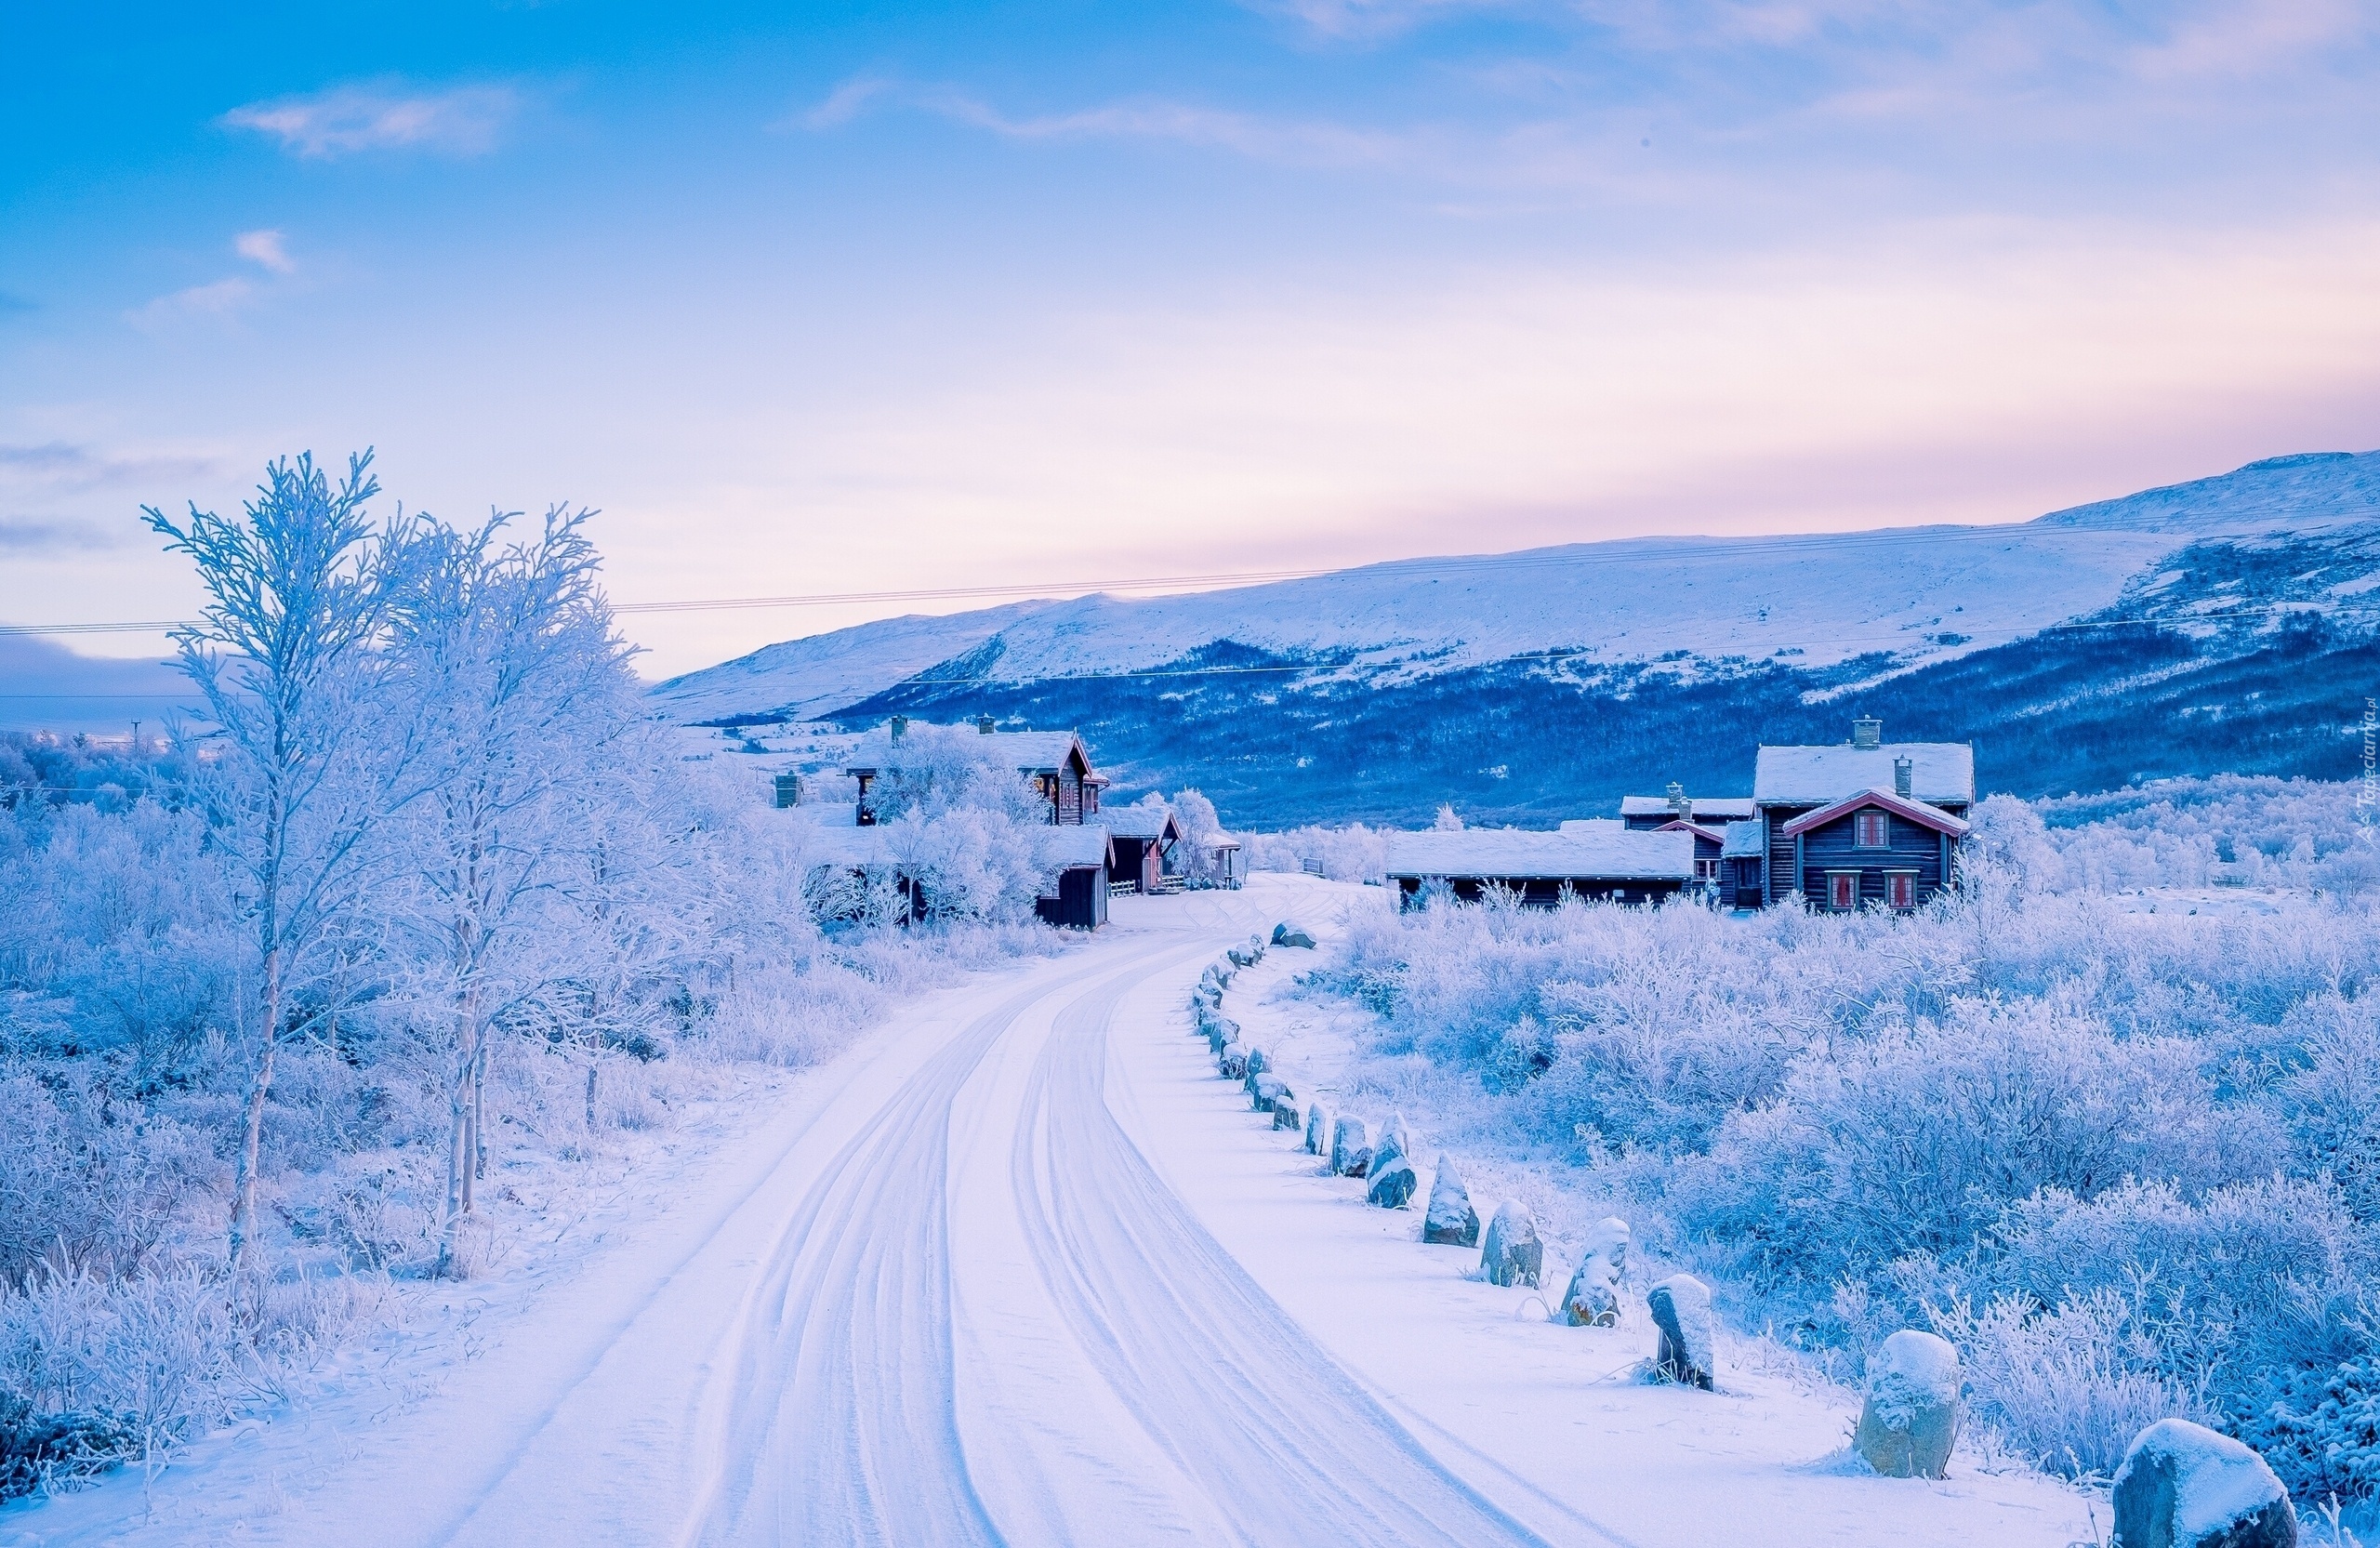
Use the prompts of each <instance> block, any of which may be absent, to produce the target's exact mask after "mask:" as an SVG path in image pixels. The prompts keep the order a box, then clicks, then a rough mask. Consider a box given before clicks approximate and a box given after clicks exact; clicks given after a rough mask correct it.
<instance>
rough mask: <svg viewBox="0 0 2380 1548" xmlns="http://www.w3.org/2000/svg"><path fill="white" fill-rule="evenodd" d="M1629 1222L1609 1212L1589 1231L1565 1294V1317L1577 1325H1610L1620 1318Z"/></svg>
mask: <svg viewBox="0 0 2380 1548" xmlns="http://www.w3.org/2000/svg"><path fill="white" fill-rule="evenodd" d="M1628 1241H1629V1237H1628V1223H1627V1222H1626V1221H1624V1220H1622V1219H1620V1217H1619V1216H1618V1215H1606V1216H1605V1217H1604V1218H1603V1219H1601V1220H1599V1221H1597V1222H1595V1224H1593V1227H1592V1228H1590V1229H1589V1230H1588V1232H1587V1244H1586V1253H1585V1255H1584V1256H1582V1257H1580V1260H1579V1270H1578V1272H1577V1273H1575V1274H1573V1275H1571V1276H1570V1288H1569V1290H1567V1291H1566V1292H1565V1293H1564V1294H1563V1297H1562V1317H1563V1320H1564V1321H1566V1322H1567V1323H1569V1325H1570V1326H1571V1327H1573V1328H1608V1327H1610V1326H1612V1325H1613V1324H1614V1323H1616V1322H1618V1321H1619V1320H1620V1275H1621V1274H1622V1273H1624V1272H1626V1270H1627V1267H1628Z"/></svg>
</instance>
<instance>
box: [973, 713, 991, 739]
mask: <svg viewBox="0 0 2380 1548" xmlns="http://www.w3.org/2000/svg"><path fill="white" fill-rule="evenodd" d="M975 729H976V730H977V731H980V732H982V733H983V734H985V735H986V736H989V735H990V734H992V730H993V725H992V718H991V717H990V716H989V715H978V716H976V717H975Z"/></svg>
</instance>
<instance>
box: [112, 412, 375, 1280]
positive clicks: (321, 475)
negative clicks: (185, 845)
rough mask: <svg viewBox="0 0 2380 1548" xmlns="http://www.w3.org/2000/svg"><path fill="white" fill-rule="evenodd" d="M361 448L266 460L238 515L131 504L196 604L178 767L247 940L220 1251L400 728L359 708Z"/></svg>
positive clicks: (370, 585)
mask: <svg viewBox="0 0 2380 1548" xmlns="http://www.w3.org/2000/svg"><path fill="white" fill-rule="evenodd" d="M371 461H372V458H371V454H370V453H369V452H366V453H364V454H363V455H361V456H353V457H350V459H349V460H348V470H347V476H346V477H345V478H344V479H342V480H341V481H339V482H338V483H337V484H336V485H334V484H333V483H332V482H331V478H330V475H329V474H328V473H327V472H326V471H325V470H322V469H318V468H316V467H315V466H314V463H313V458H312V457H311V455H310V456H300V457H298V459H297V460H296V461H295V462H291V461H289V460H287V459H285V458H284V459H283V460H280V461H277V462H274V463H272V464H271V465H270V466H269V467H268V468H267V469H266V470H265V483H263V484H262V485H261V486H259V488H258V495H257V498H256V499H254V500H252V501H250V502H248V504H247V507H246V512H245V520H226V519H225V518H223V517H220V516H218V515H216V514H214V513H213V512H210V511H202V510H200V509H198V507H197V506H196V505H194V504H193V505H192V507H191V508H190V515H189V518H188V520H187V521H184V522H179V523H178V522H176V521H174V520H173V519H172V518H170V517H168V516H166V515H165V514H164V513H163V512H162V511H160V510H158V509H155V508H154V507H144V508H143V509H144V512H145V514H146V515H147V517H148V521H149V524H150V526H151V527H152V528H153V529H154V530H155V531H156V532H157V533H158V534H159V535H161V536H164V537H165V539H166V544H165V547H166V550H167V551H168V552H174V553H181V554H185V555H187V556H189V558H190V561H191V562H192V566H193V567H194V568H195V569H196V570H197V572H198V581H199V585H200V586H201V588H202V589H203V590H204V592H205V599H206V601H205V605H204V607H203V608H202V609H201V611H200V615H199V618H198V621H197V622H195V623H193V624H192V625H190V626H189V627H188V628H182V629H179V630H178V631H176V633H175V635H174V639H175V642H176V643H177V644H178V645H179V653H180V662H181V667H182V669H183V670H184V671H185V672H186V673H188V674H189V676H190V679H191V681H192V683H194V684H195V685H196V686H197V688H198V691H199V693H200V694H201V695H203V696H204V697H205V705H206V717H207V720H208V721H210V722H211V726H210V728H209V729H208V730H207V731H206V733H205V741H204V752H203V755H202V756H201V758H200V759H199V760H198V764H197V767H198V770H199V771H200V772H199V774H198V776H197V778H196V781H195V784H196V787H197V790H198V792H199V795H200V798H201V800H203V801H204V803H205V807H206V809H207V812H208V815H209V818H210V822H211V834H210V840H211V842H212V843H213V845H214V847H215V849H216V850H217V852H218V853H220V854H222V855H223V856H224V857H225V858H226V859H227V860H228V862H229V864H230V866H231V869H232V870H233V872H234V873H235V874H236V877H237V885H238V906H239V908H240V912H241V915H242V919H243V921H244V923H245V933H246V936H247V939H248V941H249V943H250V946H251V948H252V956H251V960H250V962H249V964H248V966H249V968H250V970H251V971H252V972H254V973H255V980H254V983H255V1009H254V1015H255V1021H254V1024H253V1025H251V1026H250V1027H249V1028H248V1029H247V1039H246V1040H247V1042H248V1044H249V1047H250V1050H251V1060H250V1075H249V1079H248V1089H247V1094H246V1098H245V1104H244V1106H243V1121H242V1127H241V1136H240V1142H239V1148H238V1160H237V1163H236V1173H235V1177H234V1181H233V1184H232V1202H231V1258H232V1261H233V1262H234V1263H238V1262H240V1261H241V1260H242V1259H243V1258H244V1257H245V1254H246V1252H247V1250H248V1248H249V1245H250V1243H251V1242H252V1241H253V1240H254V1238H255V1235H256V1199H257V1177H258V1152H259V1150H260V1148H261V1145H262V1143H263V1133H264V1118H265V1105H266V1102H267V1100H268V1098H269V1097H270V1095H271V1088H272V1077H273V1062H274V1055H275V1053H276V1052H277V1050H278V1048H279V1046H280V1042H281V1039H282V1038H283V1036H284V1033H285V1032H286V1031H287V1030H288V1026H287V1022H288V1016H289V1010H290V1004H291V1000H292V994H293V990H294V989H296V988H298V986H302V985H303V984H304V983H305V982H306V981H307V977H308V975H309V973H311V972H312V971H313V970H315V969H316V968H317V967H318V966H319V965H320V963H321V960H322V959H323V958H324V957H325V956H327V955H333V954H334V953H332V952H329V951H327V950H326V948H329V947H333V946H335V945H336V944H337V937H338V935H339V934H340V933H341V931H342V929H343V928H344V927H345V926H346V925H347V924H349V923H350V922H351V920H352V916H353V913H354V910H355V906H356V902H357V893H358V889H359V886H360V885H361V883H362V882H363V881H364V879H365V876H366V874H367V871H368V869H369V858H370V854H371V850H370V847H369V846H368V844H367V843H366V840H367V839H368V838H369V837H370V836H371V834H372V832H373V830H374V828H375V827H376V826H377V824H378V823H379V821H380V820H381V818H382V817H383V816H384V815H385V814H386V813H387V812H388V811H389V810H390V806H391V804H392V803H391V800H390V788H391V783H392V779H393V777H394V774H395V772H396V771H397V770H399V769H401V767H402V765H403V762H404V753H405V751H406V743H407V741H408V738H406V737H405V736H404V735H403V734H399V735H398V736H396V737H394V738H393V739H391V738H390V737H387V736H385V735H383V734H380V733H383V732H385V731H386V730H387V729H388V727H389V722H388V721H386V720H385V719H384V718H383V717H381V716H379V715H377V714H376V713H374V712H373V709H372V705H373V702H374V698H375V695H376V693H377V689H378V685H379V677H380V671H381V667H382V658H381V656H380V655H379V654H378V652H377V651H376V650H375V648H374V646H375V642H376V640H377V636H378V634H379V632H380V629H381V627H382V624H383V622H384V616H385V615H384V611H383V592H382V588H381V585H380V579H381V575H382V573H383V571H384V569H385V567H386V564H387V562H388V559H389V556H390V553H391V552H392V551H393V549H392V547H391V546H390V544H388V543H386V542H383V543H377V544H376V543H375V541H374V536H373V531H372V525H371V522H370V519H369V517H368V516H367V515H366V513H365V509H364V507H365V504H366V502H367V501H369V500H370V499H371V498H372V496H374V495H376V494H377V493H378V492H379V483H378V481H377V480H376V479H374V478H373V477H372V476H371Z"/></svg>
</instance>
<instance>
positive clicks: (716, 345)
mask: <svg viewBox="0 0 2380 1548" xmlns="http://www.w3.org/2000/svg"><path fill="white" fill-rule="evenodd" d="M5 30H6V33H7V38H8V46H7V48H6V49H0V143H5V144H6V146H7V153H6V154H5V156H0V619H5V620H7V621H16V622H28V621H31V622H47V621H59V620H66V619H99V618H126V617H170V616H175V615H179V614H180V613H182V612H185V611H187V609H188V606H189V600H190V599H189V595H188V592H187V589H186V582H185V581H184V579H183V577H182V576H180V574H179V570H178V569H177V567H176V566H175V565H174V564H173V563H172V562H170V561H168V560H165V559H164V558H162V557H160V556H158V555H157V554H156V553H155V552H154V549H153V544H152V541H151V540H150V539H149V538H148V537H147V536H145V535H143V534H142V533H141V532H140V531H139V527H138V525H137V523H136V522H135V519H134V518H135V508H136V507H137V506H138V505H139V503H141V502H143V501H154V502H158V503H164V504H179V502H180V501H181V500H183V499H186V498H194V499H196V500H198V501H200V502H201V503H202V504H205V505H213V506H228V505H231V504H235V503H236V502H237V500H238V499H239V498H240V496H241V495H242V493H243V492H244V490H245V488H246V487H247V486H248V485H249V484H251V483H253V482H254V474H255V470H256V469H257V468H258V466H259V465H260V464H261V463H262V461H263V460H264V459H265V458H266V457H268V456H271V455H273V454H275V453H277V452H282V451H295V450H299V449H306V448H311V449H313V450H315V451H317V452H318V453H321V454H324V455H326V456H336V455H338V454H342V453H344V452H345V451H347V450H349V449H351V448H353V447H358V446H362V445H365V444H371V445H375V446H377V448H378V450H379V457H380V466H381V470H382V477H383V483H385V485H386V486H387V488H388V490H389V493H390V496H391V504H392V505H393V501H394V499H396V498H403V500H404V501H405V502H406V503H407V504H408V505H409V506H413V507H427V508H429V509H434V510H437V511H439V512H440V513H442V514H444V515H448V516H450V517H462V516H467V515H472V514H476V513H478V512H480V511H483V510H484V509H486V508H487V507H488V506H489V505H491V504H496V505H501V506H504V507H507V508H514V507H535V506H539V505H542V504H544V503H545V502H547V501H549V500H553V499H562V498H567V499H571V500H575V501H578V502H583V503H586V504H589V505H594V506H598V507H601V508H602V509H603V511H604V516H603V517H602V522H601V525H600V531H601V535H602V540H603V542H604V544H605V547H606V549H607V550H608V552H609V553H610V555H611V557H612V573H613V587H614V590H615V595H617V596H619V597H621V598H622V599H624V600H661V599H679V598H691V597H721V596H748V595H753V594H756V593H761V594H773V593H787V592H819V591H847V590H874V589H899V588H915V587H942V586H961V585H971V584H1009V583H1025V582H1057V581H1065V580H1077V579H1080V580H1092V579H1098V578H1102V577H1107V576H1149V575H1172V574H1189V573H1210V572H1217V571H1239V570H1263V569H1274V568H1282V567H1292V566H1309V565H1326V564H1340V563H1353V562H1364V561H1368V560H1373V559H1381V558H1387V557H1394V556H1399V555H1408V554H1417V553H1426V552H1446V551H1474V550H1480V549H1510V548H1518V547H1524V546H1528V545H1532V544H1539V543H1549V542H1561V541H1570V540H1577V539H1583V538H1592V537H1601V536H1625V535H1630V534H1635V533H1645V532H1678V531H1706V532H1744V531H1760V530H1778V531H1782V530H1807V529H1812V528H1820V527H1845V526H1871V525H1880V524H1887V523H1911V522H1923V521H1936V520H1942V521H2000V520H2016V519H2021V518H2024V517H2028V516H2030V515H2033V514H2036V513H2038V512H2040V511H2042V510H2043V509H2050V508H2052V507H2055V506H2057V505H2062V504H2069V503H2073V502H2075V501H2079V500H2083V499H2088V498H2095V497H2099V496H2109V495H2116V494H2122V493H2125V492H2128V491H2130V490H2132V489H2135V488H2137V487H2141V486H2144V485H2147V484H2150V483H2166V482H2172V481H2175V480H2178V479H2182V478H2188V477H2195V476H2199V475H2202V474H2205V473H2209V472H2214V471H2219V470H2223V469H2225V468H2228V467H2230V466H2234V465H2236V464H2238V463H2240V462H2243V461H2247V460H2250V459H2252V458H2254V457H2257V456H2269V455H2273V454H2276V453H2281V452H2288V451H2299V450H2313V449H2354V450H2361V449H2366V448H2369V447H2371V446H2373V445H2375V444H2380V177H2376V176H2375V174H2380V70H2375V63H2380V5H2374V4H2361V3H2356V0H2295V3H2292V4H2286V5H2268V4H2251V3H2244V0H2199V3H2184V4H2179V5H2161V6H2154V7H2151V6H2120V5H2022V4H1996V5H1995V4H1978V3H1967V4H1939V3H1936V0H1898V3H1888V0H1808V3H1805V4H1766V3H1764V0H1744V3H1739V4H1718V3H1702V0H1683V3H1678V4H1669V5H1651V4H1623V3H1602V0H1590V3H1584V4H1571V5H1560V6H1533V5H1527V4H1512V5H1498V4H1468V3H1464V0H1435V3H1430V0H1422V3H1406V0H1378V3H1369V4H1367V3H1361V0H1345V3H1332V0H1308V3H1303V4H1289V5H1227V4H1225V5H1204V6H1200V5H1185V6H1176V7H1149V6H1120V5H1043V6H1002V7H967V8H952V9H947V10H937V9H932V8H929V7H914V6H913V7H901V8H899V9H897V10H894V9H891V8H883V9H879V8H873V7H827V6H814V7H780V8H775V9H770V10H760V9H757V8H738V7H619V6H604V5H595V4H586V3H577V0H559V3H552V4H545V5H523V6H495V7H491V6H483V5H454V4H410V5H406V6H403V7H398V6H354V7H318V6H310V7H285V8H274V7H261V6H252V7H243V8H242V11H241V14H240V15H239V16H237V17H236V18H233V19H231V20H214V19H208V20H198V19H196V18H195V17H194V16H193V15H192V13H191V11H190V9H189V8H187V7H177V8H167V7H32V6H29V5H24V4H16V5H11V6H10V7H8V10H7V20H6V22H5ZM948 605H951V606H955V605H958V604H956V603H953V604H948ZM898 610H900V609H899V608H897V607H891V606H884V605H878V606H874V607H870V606H866V605H859V606H852V607H843V608H835V609H813V610H808V611H804V612H786V613H765V614H761V613H752V614H688V615H640V616H638V617H636V618H634V619H633V620H632V631H633V632H634V633H635V634H636V635H637V636H638V637H639V638H640V639H641V641H642V642H644V643H646V644H647V645H648V646H650V647H651V652H652V654H651V655H650V656H649V658H648V662H647V666H648V669H649V670H651V671H654V672H655V673H659V672H665V671H674V670H680V669H684V668H689V667H693V666H697V665H701V664H704V663H705V662H707V661H710V660H716V659H719V658H721V657H722V656H724V655H732V654H734V653H736V652H738V651H741V650H744V649H747V648H749V647H750V646H752V645H755V644H758V643H760V642H764V641H766V640H770V639H776V638H784V637H787V636H790V635H793V634H798V633H806V632H811V631H813V630H815V629H817V628H827V627H834V626H837V625H840V624H845V623H850V622H854V621H858V620H859V619H860V618H862V617H865V616H867V615H871V614H877V613H883V612H887V611H898ZM82 643H83V644H84V645H85V646H86V648H91V649H104V650H111V651H115V652H118V653H127V654H128V653H133V652H138V651H141V650H144V649H151V648H153V647H152V643H151V642H144V641H141V640H139V639H137V638H133V637H113V638H110V639H104V640H97V641H85V642H82Z"/></svg>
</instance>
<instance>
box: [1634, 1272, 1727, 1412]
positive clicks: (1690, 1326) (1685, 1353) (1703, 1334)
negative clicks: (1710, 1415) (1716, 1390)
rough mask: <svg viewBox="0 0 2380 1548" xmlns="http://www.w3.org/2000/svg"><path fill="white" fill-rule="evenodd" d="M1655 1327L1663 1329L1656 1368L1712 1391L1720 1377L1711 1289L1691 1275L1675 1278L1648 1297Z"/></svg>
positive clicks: (1655, 1287) (1667, 1374) (1674, 1378)
mask: <svg viewBox="0 0 2380 1548" xmlns="http://www.w3.org/2000/svg"><path fill="white" fill-rule="evenodd" d="M1645 1303H1646V1305H1648V1306H1650V1307H1651V1308H1652V1309H1653V1325H1654V1326H1655V1327H1657V1328H1659V1330H1661V1346H1660V1352H1659V1354H1658V1355H1656V1356H1654V1360H1653V1364H1654V1367H1655V1369H1658V1370H1659V1371H1660V1373H1661V1374H1662V1375H1664V1376H1666V1377H1668V1378H1669V1379H1670V1380H1671V1381H1673V1382H1676V1383H1680V1384H1681V1385H1685V1386H1693V1387H1700V1388H1701V1389H1702V1390H1703V1391H1705V1392H1709V1391H1710V1390H1711V1389H1712V1383H1713V1382H1714V1380H1715V1378H1716V1377H1717V1375H1718V1355H1717V1353H1716V1350H1717V1344H1716V1342H1715V1341H1714V1340H1713V1339H1712V1336H1711V1332H1712V1330H1711V1287H1710V1286H1708V1285H1706V1284H1704V1283H1703V1282H1702V1281H1701V1280H1699V1279H1697V1278H1696V1277H1694V1276H1693V1275H1691V1274H1678V1275H1673V1276H1672V1277H1669V1278H1667V1279H1664V1280H1662V1281H1661V1282H1660V1283H1659V1284H1658V1285H1655V1286H1654V1287H1653V1289H1652V1290H1651V1292H1650V1293H1649V1294H1647V1295H1646V1297H1645Z"/></svg>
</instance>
